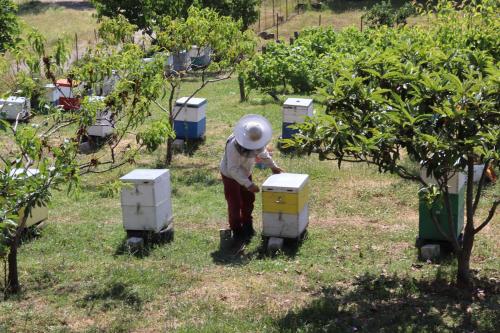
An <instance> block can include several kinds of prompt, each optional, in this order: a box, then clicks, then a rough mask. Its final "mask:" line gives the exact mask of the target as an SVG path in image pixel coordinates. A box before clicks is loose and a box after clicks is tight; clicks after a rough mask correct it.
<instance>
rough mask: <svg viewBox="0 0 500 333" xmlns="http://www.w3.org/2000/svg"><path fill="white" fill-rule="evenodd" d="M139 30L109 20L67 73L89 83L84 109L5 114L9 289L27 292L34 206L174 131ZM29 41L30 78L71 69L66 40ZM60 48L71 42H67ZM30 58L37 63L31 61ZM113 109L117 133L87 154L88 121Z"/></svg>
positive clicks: (4, 240) (2, 252)
mask: <svg viewBox="0 0 500 333" xmlns="http://www.w3.org/2000/svg"><path fill="white" fill-rule="evenodd" d="M133 31H135V29H134V27H131V26H128V27H127V26H126V27H124V26H123V22H121V24H116V22H114V21H111V20H110V21H106V22H103V24H102V26H101V27H100V30H99V32H100V35H101V37H102V38H101V41H100V42H99V43H98V45H97V46H96V47H95V48H94V49H92V50H89V51H88V53H87V54H86V55H85V56H84V57H83V59H82V60H81V62H80V63H78V64H75V66H74V67H72V68H71V69H70V71H69V72H67V73H65V75H66V77H68V78H69V79H72V80H74V81H75V82H82V84H81V85H80V87H79V88H77V89H76V90H77V91H75V92H74V94H75V95H79V96H81V98H82V107H81V109H80V110H78V111H74V112H72V111H65V112H64V111H62V110H60V109H59V108H53V107H49V106H46V108H47V109H49V115H48V116H44V117H37V118H36V122H35V123H32V124H26V125H24V124H20V123H18V122H17V121H16V122H14V123H8V122H5V121H3V120H2V121H0V135H1V137H2V143H5V145H4V146H3V149H4V151H2V154H1V156H0V178H1V182H0V184H1V185H0V257H2V258H7V261H8V276H7V281H6V292H7V294H8V293H17V292H19V291H20V283H19V278H18V266H17V253H18V248H19V245H20V239H21V236H22V234H23V232H24V230H25V226H26V220H27V218H28V216H29V214H30V212H31V211H32V210H33V208H35V207H36V206H40V205H45V204H47V203H48V202H49V201H50V199H51V191H52V190H55V189H63V188H64V187H66V188H67V189H68V190H69V191H73V190H75V189H76V188H77V187H78V184H79V180H80V178H81V177H82V176H84V175H89V174H92V173H102V172H107V171H109V170H112V169H115V168H118V167H120V166H122V165H124V164H128V163H135V162H136V160H137V158H138V157H139V156H140V154H141V152H143V151H145V150H149V151H153V150H155V149H156V148H157V147H159V146H160V144H162V143H164V142H165V141H166V139H167V137H169V136H172V135H173V133H172V130H171V128H170V127H169V126H168V122H166V121H165V120H164V119H160V120H157V121H152V120H151V113H150V107H151V105H152V101H154V100H155V99H156V98H159V92H161V89H160V87H161V85H162V84H163V83H162V74H161V72H160V74H158V65H157V64H155V63H144V62H143V61H142V59H143V58H144V56H145V55H144V52H143V51H142V49H141V48H140V47H139V46H138V45H136V44H134V43H133V42H132V41H133V38H132V34H133ZM28 41H29V42H30V43H28V44H26V45H25V46H26V48H24V49H23V52H19V54H24V58H19V59H18V60H19V61H20V62H21V63H22V64H23V65H22V66H20V72H22V73H24V76H25V77H36V74H35V73H33V72H32V70H33V69H36V70H37V71H38V72H37V73H39V72H43V73H44V78H45V80H47V81H51V82H55V80H56V77H57V75H58V74H56V73H63V72H64V69H63V68H61V66H60V64H62V63H63V62H62V61H61V59H58V57H59V56H60V55H61V54H60V53H58V47H56V48H55V50H54V53H50V54H49V53H48V52H46V48H45V43H44V42H43V39H40V38H37V39H28ZM60 49H64V47H63V45H61V46H60V48H59V51H60ZM20 51H21V50H20ZM37 57H38V60H37V61H36V60H35V59H37ZM30 62H33V64H32V65H31V66H28V65H27V64H28V63H30ZM0 63H1V64H6V65H5V66H4V65H2V66H0V68H2V69H4V70H7V68H8V67H9V66H8V65H7V64H8V62H6V61H5V59H3V60H2V61H1V62H0ZM35 63H37V64H38V65H39V66H40V67H37V65H35ZM112 75H115V76H116V78H117V79H116V83H115V84H114V88H113V89H112V91H111V93H110V94H109V95H108V96H107V97H106V98H105V100H104V101H93V100H92V99H91V98H89V97H90V96H88V95H89V94H90V92H91V91H92V89H96V87H97V86H98V85H101V84H103V83H104V82H106V80H108V79H109V78H110V77H112ZM15 77H16V78H18V77H20V74H19V73H18V74H17V75H15ZM105 109H107V110H108V111H109V112H110V114H111V119H112V121H113V123H114V124H115V132H114V134H113V135H111V136H109V137H108V138H107V139H106V140H105V142H104V148H103V149H99V150H97V151H95V152H93V153H92V154H81V153H80V151H79V147H80V144H81V143H82V142H83V141H84V139H85V137H86V136H87V129H88V127H89V126H91V125H92V124H94V122H95V119H96V115H97V113H98V112H102V111H103V110H105ZM33 121H35V120H33ZM68 133H70V134H68ZM30 169H38V172H34V171H33V170H30Z"/></svg>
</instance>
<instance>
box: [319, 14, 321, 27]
mask: <svg viewBox="0 0 500 333" xmlns="http://www.w3.org/2000/svg"><path fill="white" fill-rule="evenodd" d="M319 26H320V27H321V14H319Z"/></svg>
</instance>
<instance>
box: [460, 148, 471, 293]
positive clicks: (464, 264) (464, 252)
mask: <svg viewBox="0 0 500 333" xmlns="http://www.w3.org/2000/svg"><path fill="white" fill-rule="evenodd" d="M473 200H474V157H473V156H469V157H468V161H467V192H466V196H465V206H466V208H467V211H466V213H467V214H466V222H465V229H464V238H463V244H462V246H461V251H460V252H459V253H457V261H458V271H457V285H458V287H459V288H470V287H472V280H471V276H470V257H471V254H472V248H473V246H474V209H473V204H474V201H473Z"/></svg>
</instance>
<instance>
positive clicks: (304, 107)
mask: <svg viewBox="0 0 500 333" xmlns="http://www.w3.org/2000/svg"><path fill="white" fill-rule="evenodd" d="M313 114H314V111H313V100H312V99H308V98H288V99H287V100H286V101H285V103H284V104H283V122H284V123H303V122H304V119H305V117H312V116H313Z"/></svg>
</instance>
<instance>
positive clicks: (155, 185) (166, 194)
mask: <svg viewBox="0 0 500 333" xmlns="http://www.w3.org/2000/svg"><path fill="white" fill-rule="evenodd" d="M120 180H121V181H122V182H123V183H124V187H123V189H122V192H121V206H122V214H123V226H124V228H125V230H138V231H139V230H144V231H154V232H160V231H161V230H162V229H164V228H165V227H167V226H168V225H169V224H170V223H171V222H172V220H173V215H172V202H171V194H170V193H171V190H170V171H169V170H168V169H136V170H134V171H132V172H130V173H129V174H127V175H125V176H123V177H122V178H120Z"/></svg>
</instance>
